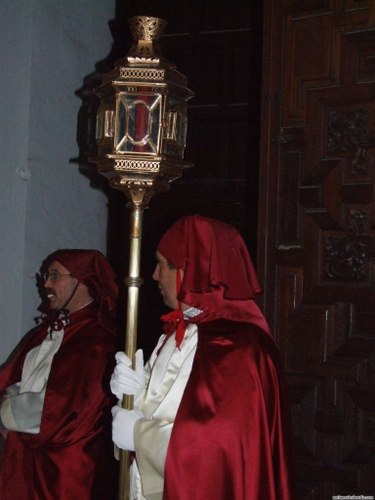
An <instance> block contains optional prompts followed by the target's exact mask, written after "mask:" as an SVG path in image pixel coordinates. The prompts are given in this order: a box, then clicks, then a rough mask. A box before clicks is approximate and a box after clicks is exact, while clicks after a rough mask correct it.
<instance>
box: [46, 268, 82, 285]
mask: <svg viewBox="0 0 375 500" xmlns="http://www.w3.org/2000/svg"><path fill="white" fill-rule="evenodd" d="M61 276H70V277H71V278H74V276H73V274H71V273H69V274H60V273H57V272H56V271H52V272H51V273H43V274H42V278H43V280H44V281H47V280H51V281H52V283H56V281H57V280H58V279H60V278H61Z"/></svg>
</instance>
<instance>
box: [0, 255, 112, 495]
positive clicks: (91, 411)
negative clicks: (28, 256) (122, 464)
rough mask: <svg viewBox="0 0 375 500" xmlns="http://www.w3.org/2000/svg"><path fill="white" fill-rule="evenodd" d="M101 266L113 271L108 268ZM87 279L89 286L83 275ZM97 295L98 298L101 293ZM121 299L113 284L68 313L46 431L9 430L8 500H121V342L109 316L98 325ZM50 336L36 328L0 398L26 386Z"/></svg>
mask: <svg viewBox="0 0 375 500" xmlns="http://www.w3.org/2000/svg"><path fill="white" fill-rule="evenodd" d="M69 252H74V251H69V250H67V251H65V252H64V255H65V256H66V255H67V253H69ZM82 252H89V253H88V254H85V255H86V258H85V261H86V263H87V261H88V260H90V259H92V258H93V254H95V256H94V258H95V259H96V258H97V255H96V252H95V251H86V250H85V251H82ZM98 253H99V252H98ZM80 256H81V257H82V256H83V254H80ZM102 258H103V259H104V257H102ZM54 260H58V259H57V258H55V259H54ZM59 261H60V260H59ZM103 262H104V261H103ZM61 263H62V264H63V265H64V267H67V269H68V270H69V271H70V272H72V273H74V272H75V276H77V275H78V274H80V272H79V271H78V270H77V269H74V265H68V264H67V262H66V260H64V259H63V257H61ZM102 265H105V266H106V267H107V266H108V269H110V267H109V265H108V263H102ZM110 272H111V273H112V274H113V271H112V270H111V271H110ZM81 273H82V271H81ZM112 274H110V275H109V276H108V278H104V281H106V280H107V279H108V280H110V279H111V278H112V277H113V276H112ZM77 278H78V276H77ZM78 279H79V278H78ZM97 279H98V280H99V282H100V278H97ZM81 281H83V282H84V281H85V276H82V274H81ZM103 286H104V287H105V286H106V285H105V283H104V284H103ZM107 291H108V290H107ZM92 293H93V294H94V295H95V297H97V295H96V293H95V291H92ZM116 297H117V287H116V286H113V287H111V290H110V291H109V292H108V294H106V297H102V298H101V299H99V300H101V302H97V301H94V302H92V303H91V304H90V305H88V306H86V307H84V308H83V309H80V310H79V311H76V312H73V313H71V314H69V316H68V318H69V324H68V325H67V326H65V334H64V338H63V342H62V345H61V347H60V349H59V350H58V352H57V353H56V354H55V356H54V358H53V362H52V366H51V372H50V375H49V378H48V382H47V388H46V395H45V400H44V406H43V413H42V420H41V425H40V433H39V434H35V435H33V434H27V433H22V432H10V433H9V435H8V438H7V440H6V443H5V450H4V455H3V463H2V471H1V475H0V498H1V500H21V499H22V500H57V499H58V500H74V499H77V500H78V499H79V500H94V499H96V500H103V499H104V498H116V485H117V471H116V466H117V464H116V461H115V460H114V458H113V445H112V442H111V427H110V426H111V415H110V410H111V407H112V406H113V404H114V402H113V400H112V397H111V395H110V391H109V378H110V376H111V373H112V371H113V368H114V364H115V363H114V354H115V352H116V339H115V335H114V330H113V326H114V322H113V318H110V316H108V315H107V317H106V318H104V316H102V319H103V321H102V324H101V322H100V321H99V317H100V311H102V310H103V307H101V306H102V304H103V302H106V303H108V302H110V303H112V304H114V303H115V300H116ZM113 312H114V311H113ZM104 325H105V326H104ZM108 325H111V327H108ZM47 332H48V324H44V325H41V326H40V327H38V328H36V329H35V331H33V332H32V334H31V336H30V337H29V339H28V341H27V342H26V343H25V345H24V346H23V347H22V348H21V350H20V352H19V353H18V354H17V356H16V357H15V359H14V360H13V361H12V362H11V363H10V364H8V365H7V366H6V367H5V368H4V369H3V370H2V371H1V373H0V392H2V391H3V390H5V389H6V388H7V387H8V386H10V385H12V384H14V383H16V382H19V381H20V380H21V374H22V368H23V363H24V359H25V356H26V354H27V353H28V352H29V351H30V350H31V349H33V348H34V347H36V346H38V345H40V344H41V343H42V342H43V340H44V338H45V337H46V335H47Z"/></svg>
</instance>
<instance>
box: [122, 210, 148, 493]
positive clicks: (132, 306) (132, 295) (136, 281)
mask: <svg viewBox="0 0 375 500" xmlns="http://www.w3.org/2000/svg"><path fill="white" fill-rule="evenodd" d="M128 206H130V228H129V239H130V253H129V276H128V277H127V278H126V279H125V280H124V283H125V284H126V285H127V287H128V303H127V316H126V340H125V354H126V355H127V356H128V357H129V358H130V359H131V360H134V358H135V350H136V346H137V330H138V301H139V288H140V286H141V285H142V284H143V280H142V279H141V278H140V266H141V245H142V226H143V213H144V206H143V205H137V204H135V203H129V204H128ZM133 364H134V361H133ZM133 368H135V367H134V366H133ZM122 407H123V408H125V409H126V410H131V409H133V407H134V397H133V396H131V395H127V394H124V396H123V400H122ZM119 459H120V470H119V493H118V499H119V500H127V499H128V498H129V490H130V453H129V451H126V450H119Z"/></svg>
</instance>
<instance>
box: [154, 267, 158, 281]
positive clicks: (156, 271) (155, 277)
mask: <svg viewBox="0 0 375 500" xmlns="http://www.w3.org/2000/svg"><path fill="white" fill-rule="evenodd" d="M152 278H153V279H154V280H155V281H158V280H159V267H158V266H156V267H155V271H154V272H153V274H152Z"/></svg>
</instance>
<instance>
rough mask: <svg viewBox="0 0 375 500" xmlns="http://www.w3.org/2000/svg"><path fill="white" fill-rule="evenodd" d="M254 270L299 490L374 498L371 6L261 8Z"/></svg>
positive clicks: (273, 4) (306, 2)
mask: <svg viewBox="0 0 375 500" xmlns="http://www.w3.org/2000/svg"><path fill="white" fill-rule="evenodd" d="M263 75H264V77H263V82H264V87H263V97H262V109H263V112H262V117H263V119H262V137H261V162H260V165H261V167H260V211H259V234H258V273H259V275H260V278H261V281H262V283H263V286H264V289H265V293H264V295H263V299H262V300H263V304H262V307H263V311H264V313H265V315H266V317H267V319H268V321H269V323H270V325H271V326H272V328H273V331H274V332H275V337H276V340H277V342H278V344H279V346H280V350H281V354H282V358H283V361H284V365H285V368H286V370H287V376H288V382H289V386H290V393H291V400H292V416H293V426H294V435H295V450H296V462H297V465H296V468H297V479H298V495H299V498H300V499H319V500H321V499H322V500H324V499H331V498H332V496H333V495H361V494H362V495H375V480H374V470H375V307H374V306H375V267H374V266H375V220H374V219H375V213H374V173H375V164H374V161H375V2H373V1H372V0H267V1H266V2H265V30H264V60H263Z"/></svg>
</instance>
